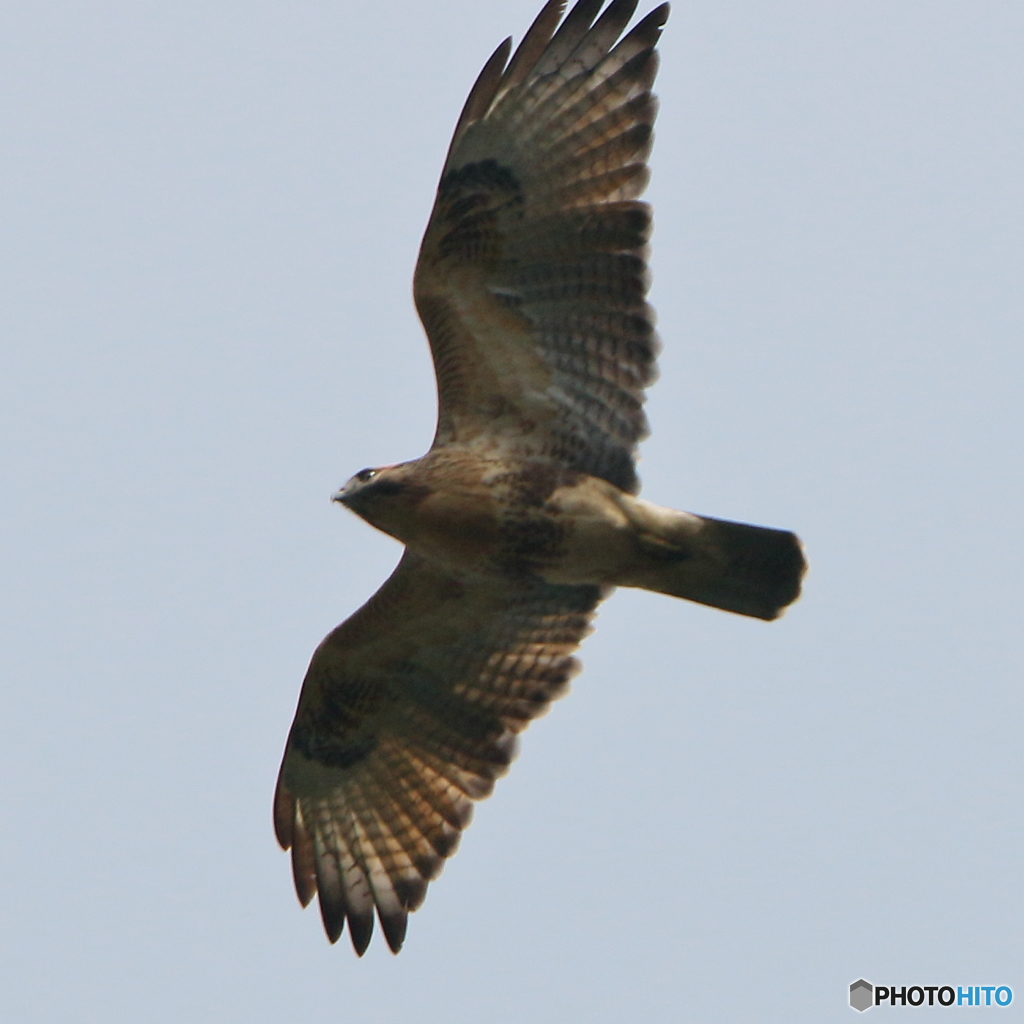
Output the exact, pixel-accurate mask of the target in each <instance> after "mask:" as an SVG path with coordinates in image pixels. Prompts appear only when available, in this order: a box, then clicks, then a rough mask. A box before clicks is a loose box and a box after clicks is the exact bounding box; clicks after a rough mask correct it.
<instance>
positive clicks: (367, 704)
mask: <svg viewBox="0 0 1024 1024" xmlns="http://www.w3.org/2000/svg"><path fill="white" fill-rule="evenodd" d="M383 698H384V695H383V694H382V693H381V690H380V687H379V686H378V685H377V684H375V683H373V682H370V681H368V680H367V681H360V680H349V679H345V680H337V681H334V682H333V684H332V686H331V688H330V689H328V690H326V691H325V692H324V693H323V695H322V698H321V704H320V707H319V708H318V709H317V711H316V713H313V709H312V708H310V709H308V710H307V711H306V713H305V714H299V715H297V716H296V718H295V723H294V724H293V725H292V730H291V733H290V734H289V737H288V742H289V745H290V746H292V747H294V748H295V749H296V750H298V751H299V752H300V753H301V754H303V756H305V757H307V758H309V760H311V761H319V762H320V763H321V764H326V765H330V766H332V767H334V768H351V767H352V766H353V765H355V764H358V763H359V762H360V761H362V760H364V759H365V758H367V757H368V756H369V755H370V754H371V753H373V751H374V749H375V748H376V746H377V735H376V729H375V724H374V717H375V714H376V713H377V711H378V710H379V709H380V707H381V704H382V701H383Z"/></svg>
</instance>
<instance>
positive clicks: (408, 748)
mask: <svg viewBox="0 0 1024 1024" xmlns="http://www.w3.org/2000/svg"><path fill="white" fill-rule="evenodd" d="M602 596H603V593H602V591H601V590H600V589H599V588H598V587H592V586H579V587H576V586H573V587H569V586H554V585H550V584H546V583H542V582H536V583H533V582H529V581H525V582H521V583H520V582H517V583H511V582H506V581H503V580H493V581H492V580H485V579H480V578H476V577H469V576H467V577H463V578H457V577H455V576H453V575H451V574H450V573H448V572H447V571H446V570H443V569H441V568H440V567H437V566H435V565H434V564H433V563H432V562H429V561H427V560H426V559H425V558H423V557H422V556H419V555H416V554H412V553H409V552H406V554H405V556H404V557H403V559H402V561H401V562H400V563H399V565H398V568H397V569H396V570H395V571H394V573H393V574H392V576H391V578H390V579H388V580H387V582H386V583H385V584H384V585H383V586H382V587H381V589H380V590H379V591H377V593H376V594H375V595H374V596H373V597H372V598H371V599H370V600H369V601H368V602H367V603H366V604H365V605H364V606H363V607H362V608H361V609H360V610H359V611H358V612H356V613H355V614H354V615H353V616H352V617H351V618H350V619H348V620H347V621H346V622H345V623H343V624H342V625H341V626H339V627H338V628H337V629H336V630H334V632H332V633H331V634H330V635H329V636H328V637H327V638H326V639H325V640H324V641H323V643H321V644H320V646H319V647H318V648H317V650H316V652H315V654H314V655H313V659H312V661H311V663H310V666H309V671H308V672H307V674H306V679H305V682H304V683H303V687H302V695H301V697H300V698H299V707H298V711H297V712H296V715H295V722H294V724H293V725H292V729H291V733H290V734H289V737H288V745H287V748H286V750H285V756H284V762H283V764H282V765H281V773H280V776H279V779H278V787H277V794H276V796H275V800H274V825H275V830H276V832H277V838H278V841H279V842H280V843H281V845H282V846H283V847H284V848H285V849H288V848H289V847H290V848H291V850H292V867H293V873H294V876H295V888H296V891H297V893H298V896H299V899H300V901H301V902H302V904H303V905H304V906H305V905H306V904H307V903H308V902H309V901H310V900H311V899H312V897H313V894H314V893H316V892H319V894H320V911H321V914H322V917H323V922H324V928H325V929H326V931H327V935H328V937H329V938H330V940H331V941H332V942H334V941H336V940H337V938H338V936H339V935H340V934H341V931H342V928H343V927H344V924H345V921H346V920H347V921H348V925H349V935H350V938H351V940H352V944H353V946H354V947H355V949H356V952H357V953H359V954H360V955H362V953H363V951H364V950H365V949H366V946H367V944H368V943H369V941H370V935H371V933H372V931H373V911H374V906H376V909H377V915H378V917H379V918H380V923H381V927H382V929H383V931H384V935H385V938H386V939H387V942H388V945H389V946H390V947H391V949H392V950H393V951H394V952H398V950H399V948H400V947H401V945H402V941H403V939H404V937H405V928H406V918H407V915H408V913H409V911H411V910H415V909H416V908H417V907H418V906H419V905H420V904H421V903H422V902H423V898H424V895H425V893H426V888H427V882H428V881H430V879H432V878H435V877H436V876H437V875H438V874H439V872H440V871H441V867H442V865H443V862H444V858H445V857H448V856H450V855H451V854H452V853H453V852H454V850H455V847H456V845H457V844H458V841H459V837H460V834H461V831H462V829H463V828H465V826H466V825H467V824H468V822H469V819H470V816H471V812H472V803H471V801H472V800H475V799H479V798H480V797H484V796H487V795H488V793H490V791H491V788H492V786H493V784H494V780H495V779H496V778H497V777H498V776H500V775H502V774H503V773H504V772H505V770H506V769H507V767H508V764H509V762H510V761H511V759H512V757H513V755H514V747H515V737H516V734H517V733H518V732H520V731H521V730H522V729H523V728H525V727H526V725H527V723H528V722H529V721H530V720H531V719H533V718H536V717H537V716H538V715H540V714H542V713H543V712H544V711H545V710H546V709H547V706H548V704H549V703H550V701H552V700H553V699H554V698H556V697H558V696H560V695H561V694H562V693H564V692H565V689H566V687H567V683H568V680H569V678H570V677H571V676H572V675H573V674H574V673H575V672H576V670H577V669H578V667H579V666H578V663H577V661H576V660H575V659H574V658H573V657H572V653H573V651H575V649H576V647H577V646H578V645H579V642H580V640H581V639H582V638H583V637H584V636H585V635H586V634H587V633H588V632H589V629H590V625H589V624H590V620H591V618H592V616H593V610H594V608H595V607H596V605H597V603H598V601H599V600H600V599H601V597H602Z"/></svg>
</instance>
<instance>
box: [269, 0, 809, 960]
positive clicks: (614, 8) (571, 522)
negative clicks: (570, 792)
mask: <svg viewBox="0 0 1024 1024" xmlns="http://www.w3.org/2000/svg"><path fill="white" fill-rule="evenodd" d="M602 4H603V0H579V2H578V3H577V4H576V6H575V7H574V8H573V9H572V10H571V11H570V12H569V14H567V15H566V17H565V18H564V19H562V12H563V8H564V3H563V0H549V2H548V3H547V5H546V6H545V7H544V9H543V10H542V11H541V13H540V15H538V17H537V19H536V21H535V22H534V24H533V26H532V27H531V29H530V30H529V32H528V33H527V34H526V36H525V38H524V40H523V42H522V43H521V44H520V47H519V49H518V50H517V51H516V53H515V54H514V55H513V56H512V58H511V60H510V61H509V52H510V51H509V44H508V40H506V42H505V43H503V44H502V46H501V47H499V48H498V50H497V51H496V53H495V54H494V56H492V58H491V59H490V61H488V63H487V64H486V65H485V67H484V69H483V71H482V72H481V74H480V77H479V79H478V80H477V83H476V85H474V87H473V89H472V91H471V93H470V96H469V99H468V100H467V102H466V106H465V108H464V110H463V113H462V116H461V117H460V119H459V122H458V125H457V126H456V129H455V136H454V138H453V140H452V145H451V149H450V150H449V154H448V158H447V160H446V163H445V167H444V170H443V173H442V177H441V183H440V185H439V187H438V194H437V200H436V203H435V206H434V211H433V214H432V216H431V219H430V223H429V225H428V227H427V231H426V234H425V236H424V239H423V244H422V246H421V249H420V256H419V261H418V263H417V267H416V274H415V279H414V293H415V299H416V306H417V309H418V311H419V314H420V318H421V320H422V321H423V325H424V328H425V329H426V332H427V336H428V339H429V341H430V345H431V350H432V353H433V357H434V365H435V370H436V374H437V386H438V426H437V433H436V435H435V438H434V443H433V445H432V446H431V449H430V451H429V452H428V453H427V454H426V455H424V456H423V457H422V458H420V459H417V460H414V461H412V462H406V463H401V464H399V465H395V466H386V467H383V468H380V469H373V470H364V471H362V472H361V473H358V474H357V475H356V476H355V477H353V478H352V479H351V480H350V481H349V482H348V483H347V484H346V485H345V486H344V487H343V488H342V489H341V490H340V491H339V492H338V493H337V494H336V495H335V496H334V497H335V499H336V500H337V501H339V502H340V503H342V504H344V505H345V506H347V507H348V508H349V509H351V510H352V511H353V512H356V513H357V514H358V515H360V516H361V517H362V518H363V519H365V520H366V521H367V522H369V523H370V524H372V525H373V526H375V527H377V528H378V529H380V530H383V531H384V532H385V533H388V534H390V535H391V536H393V537H395V538H396V539H397V540H399V541H401V542H402V543H403V544H404V545H405V547H406V552H405V555H404V557H403V558H402V561H401V562H400V563H399V565H398V567H397V568H396V570H395V572H394V573H393V574H392V576H391V577H390V579H389V580H388V581H387V582H386V583H385V584H384V585H383V586H382V587H381V589H380V590H379V591H378V592H377V593H376V594H375V595H374V596H373V597H372V598H371V599H370V600H369V601H368V602H367V604H365V605H364V606H363V607H362V608H361V609H360V610H359V611H358V612H356V613H355V614H354V615H353V616H352V617H351V618H349V619H348V620H347V621H346V622H344V623H343V624H342V625H341V626H339V627H338V628H337V629H336V630H334V632H332V633H331V634H330V635H329V636H328V637H327V638H326V639H325V640H324V641H323V643H321V645H320V646H319V647H318V648H317V651H316V653H315V654H314V655H313V659H312V661H311V663H310V666H309V671H308V673H307V675H306V679H305V682H304V684H303V689H302V695H301V697H300V700H299V707H298V711H297V712H296V717H295V722H294V724H293V726H292V730H291V733H290V734H289V738H288V745H287V749H286V751H285V757H284V762H283V764H282V766H281V774H280V778H279V783H278V789H277V795H276V798H275V805H274V820H275V828H276V831H277V836H278V839H279V840H280V842H281V845H282V846H284V847H285V848H286V849H287V848H291V850H292V863H293V873H294V877H295V884H296V889H297V891H298V894H299V898H300V900H301V901H302V902H303V904H305V903H308V901H309V900H310V899H311V898H312V896H313V895H314V894H315V893H319V896H320V908H321V913H322V915H323V920H324V925H325V927H326V929H327V933H328V936H329V937H330V939H331V940H332V941H334V940H335V939H336V938H337V937H338V935H339V934H340V933H341V931H342V928H343V926H344V924H345V923H346V922H347V923H348V925H349V929H350V934H351V938H352V942H353V945H354V946H355V948H356V951H357V952H358V953H360V954H361V953H362V952H363V950H364V949H365V948H366V945H367V943H368V942H369V939H370V935H371V932H372V927H373V917H374V911H375V910H376V914H377V916H378V917H379V919H380V922H381V925H382V927H383V930H384V933H385V937H386V939H387V941H388V944H389V945H390V947H391V949H392V950H393V951H395V952H397V951H398V949H399V948H400V946H401V944H402V941H403V939H404V935H405V928H406V919H407V916H408V913H409V912H410V911H412V910H415V909H416V908H417V907H418V906H419V905H420V903H421V902H422V901H423V898H424V895H425V892H426V886H427V882H428V881H430V880H431V879H432V878H434V877H436V875H437V874H438V873H439V871H440V869H441V867H442V864H443V861H444V859H445V858H446V857H448V856H450V854H451V853H452V852H453V851H454V849H455V846H456V844H457V842H458V839H459V836H460V834H461V830H462V829H463V828H464V827H465V825H466V824H467V823H468V821H469V817H470V814H471V810H472V803H471V801H472V800H474V799H479V798H480V797H483V796H486V795H487V794H488V793H489V792H490V790H491V787H492V786H493V783H494V780H495V779H496V778H497V777H498V776H500V775H501V774H502V773H503V772H504V771H505V770H506V769H507V766H508V764H509V762H510V760H511V758H512V756H513V754H514V748H515V738H516V735H517V734H518V733H519V732H520V731H521V730H522V729H523V728H524V727H525V726H526V725H527V724H528V723H529V721H530V720H532V719H533V718H535V717H537V716H538V715H540V714H542V713H543V712H544V711H545V710H546V709H547V707H548V705H549V703H550V702H551V700H553V699H554V698H556V697H558V696H560V695H561V694H562V693H564V692H565V689H566V686H567V683H568V680H569V678H570V677H571V676H572V675H573V674H574V673H575V672H576V671H577V670H578V667H579V666H578V663H577V662H576V660H575V659H574V658H573V656H572V655H573V652H574V651H575V650H576V648H577V647H578V645H579V643H580V641H581V640H582V638H583V637H584V636H585V635H586V634H587V632H589V629H590V621H591V618H592V616H593V612H594V609H595V608H596V606H597V604H598V603H599V601H600V600H601V599H602V598H604V597H606V596H607V595H608V593H610V591H611V589H612V588H614V587H617V586H626V587H640V588H644V589H647V590H654V591H658V592H661V593H665V594H671V595H673V596H676V597H683V598H687V599H689V600H693V601H698V602H701V603H703V604H708V605H712V606H714V607H717V608H723V609H726V610H728V611H733V612H738V613H740V614H743V615H749V616H754V617H757V618H762V619H773V618H775V617H777V616H778V615H779V614H780V612H781V611H782V609H783V608H784V607H785V606H786V605H788V604H789V603H790V602H791V601H793V600H794V599H795V598H796V597H797V595H798V593H799V590H800V581H801V578H802V575H803V572H804V560H803V555H802V552H801V548H800V544H799V541H798V540H797V539H796V537H795V536H794V535H793V534H792V533H789V532H788V531H783V530H773V529H767V528H765V527H760V526H749V525H746V524H742V523H733V522H727V521H723V520H719V519H710V518H707V517H704V516H697V515H693V514H691V513H688V512H677V511H675V510H673V509H667V508H661V507H660V506H657V505H654V504H651V503H650V502H648V501H645V500H644V499H642V498H639V497H638V496H637V492H638V491H639V482H638V479H637V476H636V471H635V453H636V445H637V443H638V442H639V441H640V440H641V439H642V438H643V437H644V436H645V434H646V432H647V421H646V418H645V416H644V414H643V409H642V402H643V392H644V389H645V387H646V386H647V385H648V384H650V383H651V382H652V381H653V379H654V375H655V367H654V359H655V355H656V351H657V340H656V338H655V335H654V331H653V317H652V314H651V311H650V309H649V307H648V306H647V304H646V301H645V294H646V289H647V276H646V263H645V256H646V245H647V240H648V235H649V231H650V211H649V208H648V207H647V206H646V205H644V204H643V203H640V202H638V201H637V198H636V197H637V196H638V195H639V193H640V192H641V191H642V190H643V187H644V184H645V183H646V177H647V170H646V157H647V153H648V150H649V148H650V139H651V125H652V124H653V121H654V116H655V102H654V99H653V97H652V96H651V92H650V88H651V84H652V82H653V79H654V74H655V70H656V67H657V59H656V54H655V45H656V43H657V40H658V36H659V34H660V31H661V27H662V25H663V24H664V22H665V20H666V18H667V16H668V7H667V5H662V6H661V7H659V8H657V9H656V10H655V11H653V12H652V13H651V14H649V15H648V16H647V17H646V18H644V19H643V20H642V21H641V22H640V23H639V24H638V25H637V26H636V27H635V28H634V29H633V30H632V31H630V32H629V33H627V34H626V35H624V36H622V32H623V30H624V29H625V26H626V24H627V23H628V21H629V19H630V17H631V16H632V13H633V10H634V8H635V6H636V0H612V2H611V3H610V4H609V5H608V7H607V8H605V9H604V11H603V12H602V11H601V7H602ZM620 36H621V38H620Z"/></svg>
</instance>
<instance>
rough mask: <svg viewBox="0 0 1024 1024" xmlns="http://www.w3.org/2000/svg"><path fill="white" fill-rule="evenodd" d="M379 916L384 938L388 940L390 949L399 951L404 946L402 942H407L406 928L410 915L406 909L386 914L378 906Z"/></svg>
mask: <svg viewBox="0 0 1024 1024" xmlns="http://www.w3.org/2000/svg"><path fill="white" fill-rule="evenodd" d="M378 916H379V917H380V927H381V930H382V931H383V932H384V938H385V939H386V940H387V944H388V949H390V950H391V952H392V953H397V952H398V951H399V950H400V949H401V948H402V943H403V942H405V930H406V928H407V927H408V924H409V915H408V914H407V913H406V912H405V911H404V910H402V911H398V912H397V913H391V914H385V913H382V912H381V911H380V908H378Z"/></svg>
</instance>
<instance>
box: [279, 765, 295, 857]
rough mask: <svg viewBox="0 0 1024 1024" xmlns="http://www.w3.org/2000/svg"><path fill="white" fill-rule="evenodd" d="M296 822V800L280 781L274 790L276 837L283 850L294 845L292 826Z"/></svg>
mask: <svg viewBox="0 0 1024 1024" xmlns="http://www.w3.org/2000/svg"><path fill="white" fill-rule="evenodd" d="M294 821H295V799H294V798H293V797H292V795H291V793H289V792H288V790H287V789H285V787H284V784H283V783H282V782H281V781H280V780H278V783H277V789H275V790H274V835H275V836H276V837H277V841H278V844H279V845H280V847H281V849H282V850H287V849H288V847H290V846H291V845H292V826H293V823H294Z"/></svg>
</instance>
